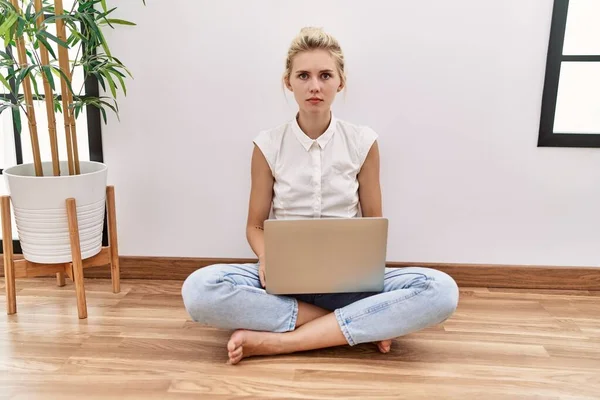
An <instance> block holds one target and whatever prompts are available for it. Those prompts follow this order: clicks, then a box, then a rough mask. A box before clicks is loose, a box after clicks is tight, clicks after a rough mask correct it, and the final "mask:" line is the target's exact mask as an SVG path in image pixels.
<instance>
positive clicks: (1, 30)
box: [0, 13, 19, 39]
mask: <svg viewBox="0 0 600 400" xmlns="http://www.w3.org/2000/svg"><path fill="white" fill-rule="evenodd" d="M18 19H19V14H17V13H14V14H10V16H9V17H8V18H6V19H5V20H4V23H3V24H2V25H0V36H4V35H6V32H8V31H9V30H10V28H12V26H13V25H14V23H15V22H17V20H18ZM5 39H6V38H5ZM8 39H10V35H9V37H8Z"/></svg>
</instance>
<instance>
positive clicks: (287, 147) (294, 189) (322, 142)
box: [254, 115, 377, 219]
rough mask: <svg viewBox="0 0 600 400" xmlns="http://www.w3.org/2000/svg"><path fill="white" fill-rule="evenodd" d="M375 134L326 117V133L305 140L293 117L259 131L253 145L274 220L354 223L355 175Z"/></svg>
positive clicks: (356, 204)
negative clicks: (269, 189) (268, 183)
mask: <svg viewBox="0 0 600 400" xmlns="http://www.w3.org/2000/svg"><path fill="white" fill-rule="evenodd" d="M375 140H377V134H376V133H375V132H374V131H373V130H372V129H371V128H369V127H367V126H359V125H355V124H351V123H349V122H345V121H342V120H339V119H337V118H335V117H334V116H333V115H332V117H331V122H330V124H329V127H328V128H327V130H326V131H325V132H324V133H323V134H322V135H321V136H320V137H319V138H317V139H316V140H313V139H311V138H309V137H308V136H307V135H306V134H305V133H304V132H303V131H302V129H300V126H299V125H298V121H297V120H296V118H294V119H293V120H291V121H289V122H287V123H286V124H283V125H280V126H278V127H275V128H273V129H270V130H267V131H262V132H260V134H259V135H258V136H257V137H256V138H255V139H254V143H255V144H256V145H257V146H258V148H259V149H260V150H261V151H262V153H263V154H264V156H265V158H266V160H267V162H268V164H269V167H270V168H271V172H272V174H273V177H274V179H275V183H274V188H273V191H274V196H273V210H272V212H273V218H276V219H291V218H353V217H356V216H358V215H359V213H360V205H359V199H358V179H357V175H358V173H359V172H360V169H361V167H362V165H363V163H364V161H365V159H366V157H367V154H368V152H369V150H370V148H371V146H372V145H373V143H374V142H375Z"/></svg>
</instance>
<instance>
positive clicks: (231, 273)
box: [182, 264, 458, 346]
mask: <svg viewBox="0 0 600 400" xmlns="http://www.w3.org/2000/svg"><path fill="white" fill-rule="evenodd" d="M267 279H268V277H267ZM182 296H183V302H184V304H185V307H186V310H187V312H188V313H189V314H190V316H191V317H192V319H193V320H194V321H196V322H199V323H201V324H204V325H210V326H212V327H216V328H223V329H249V330H255V331H268V332H288V331H291V330H294V328H295V326H296V319H297V316H298V301H302V302H306V303H310V304H314V305H316V306H318V307H321V308H324V309H326V310H329V311H332V312H334V313H335V317H336V319H337V322H338V324H339V326H340V329H341V331H342V332H343V334H344V336H345V337H346V340H347V341H348V344H349V345H351V346H353V345H356V344H359V343H365V342H375V341H379V340H385V339H393V338H396V337H399V336H403V335H406V334H409V333H411V332H415V331H418V330H421V329H423V328H426V327H428V326H432V325H436V324H439V323H441V322H443V321H445V320H446V319H448V318H449V317H450V316H451V315H452V313H454V310H455V309H456V306H457V304H458V287H457V285H456V283H455V282H454V280H453V279H452V278H451V277H450V276H449V275H447V274H445V273H444V272H441V271H437V270H434V269H428V268H417V267H407V268H386V270H385V282H384V290H383V292H381V293H334V294H311V295H304V294H303V295H294V296H279V295H271V294H268V293H267V292H266V291H265V290H264V289H262V287H261V285H260V280H259V276H258V264H217V265H212V266H209V267H205V268H201V269H199V270H197V271H195V272H194V273H192V274H191V275H190V276H189V277H188V278H187V279H186V281H185V282H184V284H183V287H182Z"/></svg>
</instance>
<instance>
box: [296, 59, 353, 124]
mask: <svg viewBox="0 0 600 400" xmlns="http://www.w3.org/2000/svg"><path fill="white" fill-rule="evenodd" d="M285 83H286V86H287V88H288V89H289V90H291V91H292V92H293V93H294V97H295V99H296V102H297V103H298V106H299V107H300V110H301V111H304V112H306V113H322V112H329V111H330V107H331V105H332V104H333V101H334V99H335V95H336V94H337V93H338V92H339V91H340V90H342V89H343V87H342V85H341V77H340V76H339V74H338V69H337V66H336V63H335V60H334V58H333V57H332V56H331V54H330V53H329V52H328V51H327V50H321V49H319V50H311V51H305V52H302V53H299V54H297V55H296V57H294V59H293V61H292V68H291V73H290V76H289V79H286V82H285Z"/></svg>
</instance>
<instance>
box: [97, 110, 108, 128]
mask: <svg viewBox="0 0 600 400" xmlns="http://www.w3.org/2000/svg"><path fill="white" fill-rule="evenodd" d="M99 109H100V112H101V113H102V119H103V120H104V123H105V124H106V123H107V122H106V111H105V110H104V108H102V107H99Z"/></svg>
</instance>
